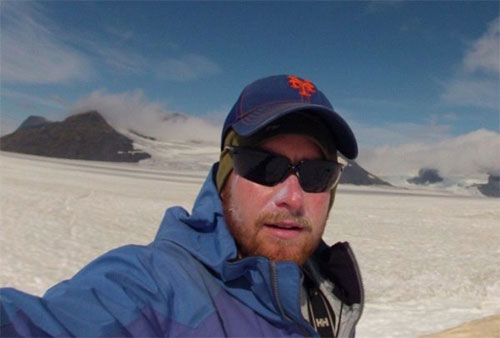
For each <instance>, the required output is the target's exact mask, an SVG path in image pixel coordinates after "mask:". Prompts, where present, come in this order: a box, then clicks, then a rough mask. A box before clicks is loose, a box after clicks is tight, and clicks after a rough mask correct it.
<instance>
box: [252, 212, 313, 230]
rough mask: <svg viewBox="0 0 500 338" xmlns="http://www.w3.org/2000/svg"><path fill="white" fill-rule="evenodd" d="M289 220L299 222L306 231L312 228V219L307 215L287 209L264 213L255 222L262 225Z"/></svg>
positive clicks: (259, 225)
mask: <svg viewBox="0 0 500 338" xmlns="http://www.w3.org/2000/svg"><path fill="white" fill-rule="evenodd" d="M287 221H292V222H294V223H297V224H298V225H299V226H300V227H301V228H302V229H303V230H305V231H311V230H312V226H311V221H309V219H308V218H307V217H302V216H295V215H292V214H290V213H289V212H286V211H279V212H266V213H262V214H260V215H259V216H258V217H257V219H256V220H255V224H256V225H257V226H258V227H262V226H264V224H276V223H280V222H287Z"/></svg>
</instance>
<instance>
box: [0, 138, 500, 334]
mask: <svg viewBox="0 0 500 338" xmlns="http://www.w3.org/2000/svg"><path fill="white" fill-rule="evenodd" d="M163 146H165V147H167V148H168V149H169V151H170V153H169V154H168V155H165V156H167V157H170V158H172V159H176V160H177V162H175V161H174V163H177V164H175V165H165V166H156V167H155V168H156V169H153V168H148V167H147V163H138V164H137V163H133V164H120V163H103V162H89V161H79V160H60V159H49V158H43V157H35V156H29V155H19V154H13V153H4V152H0V175H1V176H0V177H1V180H0V182H1V185H0V188H1V194H0V207H1V211H2V212H1V214H0V222H1V227H0V266H1V267H2V268H1V269H0V285H2V286H13V287H16V288H19V289H21V290H25V291H27V292H31V293H35V294H39V295H40V294H42V293H43V292H44V291H45V290H46V289H47V288H48V287H50V286H51V285H53V284H54V283H56V282H58V281H61V280H63V279H66V278H70V277H71V276H72V275H73V274H74V273H75V272H76V271H78V270H79V269H81V268H82V267H83V266H84V265H85V264H86V263H87V262H89V261H90V260H92V259H93V258H95V257H97V256H98V255H100V254H102V253H104V252H105V251H107V250H109V249H112V248H114V247H117V246H120V245H124V244H129V243H136V244H147V243H149V242H150V241H151V240H152V239H153V237H154V235H155V232H156V230H157V228H158V225H159V223H160V221H161V219H162V215H163V213H164V211H165V209H166V208H168V207H170V206H174V205H181V206H184V207H185V208H187V209H188V210H189V209H190V208H191V206H192V203H193V201H194V199H195V197H196V195H197V193H198V190H199V188H200V186H201V184H202V182H203V180H204V177H205V176H206V174H207V172H206V170H205V168H206V167H207V166H208V163H210V162H211V160H212V156H215V155H216V153H217V151H215V153H214V152H212V150H210V149H211V148H210V147H205V146H203V145H198V146H196V145H195V144H184V145H181V144H175V143H164V144H163V145H162V146H161V147H163ZM157 147H160V146H157ZM215 149H217V148H216V147H215ZM149 150H150V149H148V151H149ZM162 153H163V152H162ZM188 153H190V154H191V155H188ZM200 157H201V158H203V160H202V161H199V158H200ZM183 161H184V162H183ZM183 163H184V164H183ZM150 164H151V163H150ZM155 165H156V164H151V166H155ZM189 168H193V169H189ZM499 219H500V204H499V201H498V199H488V198H485V197H475V196H458V195H454V194H450V193H443V192H442V191H429V190H425V191H422V190H415V189H413V190H405V189H397V188H394V187H380V186H379V187H357V186H351V185H343V186H341V187H339V191H338V194H337V197H336V200H335V205H334V209H333V211H332V213H331V216H330V219H329V221H328V225H327V229H326V232H325V236H324V238H325V240H326V241H327V242H328V243H334V242H336V241H349V242H350V243H351V245H352V246H353V248H354V251H355V253H356V255H357V258H358V260H359V263H360V266H361V270H362V273H363V277H364V284H365V289H366V306H365V310H364V314H363V317H362V319H361V321H360V323H359V327H358V330H357V333H358V336H359V337H368V338H371V337H373V338H378V337H417V336H419V335H421V334H426V333H431V332H436V331H440V330H443V329H446V328H449V327H452V326H455V325H458V324H460V323H461V322H463V321H466V320H471V319H476V318H481V317H484V316H487V315H490V314H494V313H500V268H499V265H498V262H499V261H500V251H499V247H498V243H500V225H499V222H498V220H499Z"/></svg>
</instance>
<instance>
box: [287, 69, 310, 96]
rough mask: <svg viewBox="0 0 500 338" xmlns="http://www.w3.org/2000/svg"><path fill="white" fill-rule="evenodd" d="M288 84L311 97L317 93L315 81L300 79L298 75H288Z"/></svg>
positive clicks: (300, 93)
mask: <svg viewBox="0 0 500 338" xmlns="http://www.w3.org/2000/svg"><path fill="white" fill-rule="evenodd" d="M288 84H289V85H290V87H292V88H293V89H298V90H299V95H300V96H304V97H307V98H310V97H311V95H312V94H314V93H316V88H315V87H314V85H313V83H312V82H311V81H309V80H305V79H304V80H303V79H299V78H298V77H296V76H293V75H289V76H288Z"/></svg>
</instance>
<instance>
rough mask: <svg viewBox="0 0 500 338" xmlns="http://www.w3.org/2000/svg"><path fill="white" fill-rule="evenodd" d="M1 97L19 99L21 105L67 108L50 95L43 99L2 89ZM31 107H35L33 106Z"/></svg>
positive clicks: (59, 98) (58, 99)
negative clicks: (30, 104)
mask: <svg viewBox="0 0 500 338" xmlns="http://www.w3.org/2000/svg"><path fill="white" fill-rule="evenodd" d="M1 96H5V97H10V98H14V99H19V100H20V103H21V104H27V103H32V104H33V103H35V104H36V105H42V106H44V107H49V108H57V109H61V108H65V107H66V106H67V104H66V102H65V101H64V100H63V99H62V98H61V97H59V96H57V95H52V96H50V97H49V98H44V97H39V96H36V95H31V94H25V93H22V92H18V91H14V90H9V89H6V88H2V92H1ZM33 107H36V106H35V105H33Z"/></svg>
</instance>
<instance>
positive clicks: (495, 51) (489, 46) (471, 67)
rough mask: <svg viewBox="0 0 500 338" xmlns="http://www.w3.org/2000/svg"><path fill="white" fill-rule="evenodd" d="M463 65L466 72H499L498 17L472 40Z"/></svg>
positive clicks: (499, 20)
mask: <svg viewBox="0 0 500 338" xmlns="http://www.w3.org/2000/svg"><path fill="white" fill-rule="evenodd" d="M463 65H464V68H465V70H466V71H467V72H472V73H473V72H476V71H483V72H486V73H491V74H499V73H500V17H499V18H496V19H495V20H494V21H493V22H491V23H490V24H489V27H488V30H487V32H486V33H485V34H484V35H483V36H481V37H480V38H479V39H478V40H477V41H474V43H473V44H472V46H471V47H470V48H469V50H468V51H467V53H466V54H465V57H464V60H463Z"/></svg>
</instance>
